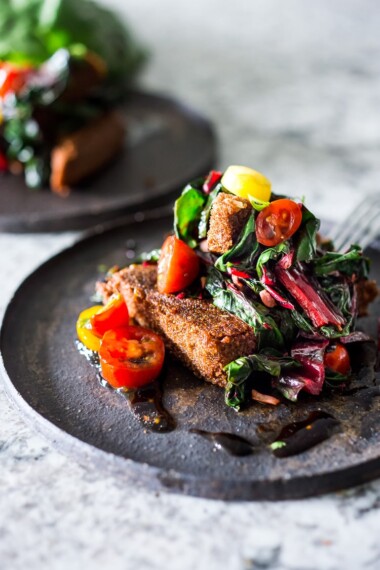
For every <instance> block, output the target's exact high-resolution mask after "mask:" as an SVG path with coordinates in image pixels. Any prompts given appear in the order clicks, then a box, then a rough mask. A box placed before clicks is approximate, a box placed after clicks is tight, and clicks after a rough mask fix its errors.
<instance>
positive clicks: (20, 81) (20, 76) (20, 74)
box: [0, 62, 32, 97]
mask: <svg viewBox="0 0 380 570" xmlns="http://www.w3.org/2000/svg"><path fill="white" fill-rule="evenodd" d="M31 70H32V68H31V67H21V66H17V65H15V64H12V63H7V62H4V63H0V97H4V95H6V94H7V93H10V92H13V93H18V92H19V91H20V89H22V88H23V87H24V85H25V83H26V80H27V78H28V76H29V74H30V73H31Z"/></svg>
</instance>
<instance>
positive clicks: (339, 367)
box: [324, 343, 351, 376]
mask: <svg viewBox="0 0 380 570" xmlns="http://www.w3.org/2000/svg"><path fill="white" fill-rule="evenodd" d="M324 364H325V366H326V368H330V370H333V371H334V372H339V373H340V374H343V375H344V376H346V375H347V374H349V372H350V370H351V364H350V355H349V354H348V351H347V348H345V347H344V346H343V345H342V344H339V343H337V344H333V345H331V347H328V348H327V350H326V353H325V358H324Z"/></svg>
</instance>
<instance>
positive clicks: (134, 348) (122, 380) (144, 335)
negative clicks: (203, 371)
mask: <svg viewBox="0 0 380 570" xmlns="http://www.w3.org/2000/svg"><path fill="white" fill-rule="evenodd" d="M164 357H165V347H164V343H163V341H162V339H161V338H160V337H159V336H158V335H156V334H155V333H154V332H153V331H150V330H148V329H144V328H142V327H133V326H130V327H124V328H120V329H115V330H109V331H107V332H106V333H105V335H104V336H103V339H102V342H101V345H100V349H99V358H100V367H101V372H102V376H103V378H104V379H105V380H107V382H109V383H110V384H111V386H113V387H114V388H139V387H140V386H143V385H144V384H149V382H153V380H155V379H156V378H157V376H158V375H159V373H160V372H161V368H162V365H163V363H164Z"/></svg>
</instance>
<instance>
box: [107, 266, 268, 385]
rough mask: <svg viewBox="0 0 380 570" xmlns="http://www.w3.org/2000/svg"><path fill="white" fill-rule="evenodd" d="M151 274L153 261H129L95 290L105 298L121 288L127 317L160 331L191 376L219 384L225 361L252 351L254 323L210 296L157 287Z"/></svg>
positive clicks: (222, 382) (223, 378)
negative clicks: (174, 292)
mask: <svg viewBox="0 0 380 570" xmlns="http://www.w3.org/2000/svg"><path fill="white" fill-rule="evenodd" d="M156 278H157V270H156V267H155V266H153V265H152V266H142V265H131V266H130V267H128V268H126V269H123V270H122V271H120V272H118V273H116V274H115V275H113V276H112V277H111V278H110V279H109V280H108V281H107V282H106V283H105V284H104V283H102V284H99V285H98V292H100V293H102V294H103V295H104V299H105V300H106V299H107V298H108V296H109V294H110V293H112V292H116V291H117V292H121V293H122V295H123V296H124V299H125V302H126V304H127V306H128V310H129V314H130V316H131V318H133V319H134V320H135V321H136V322H137V323H138V324H139V325H141V326H144V327H148V328H151V329H152V330H154V331H155V332H157V333H158V334H160V335H162V337H163V339H164V342H165V345H166V347H167V348H168V349H169V350H170V351H171V352H172V353H173V354H174V355H175V356H176V357H177V358H178V359H179V360H181V362H183V364H185V365H186V366H188V367H189V368H191V370H192V371H193V372H194V374H195V375H196V376H198V377H200V378H203V379H204V380H206V381H207V382H211V383H212V384H217V385H219V386H221V387H224V386H225V385H226V383H227V376H226V373H225V372H224V370H223V368H224V366H226V365H227V364H228V363H229V362H231V361H232V360H235V359H236V358H238V357H239V356H246V355H248V354H252V353H253V352H255V350H256V345H257V343H256V337H255V334H254V332H253V329H252V328H251V327H250V326H249V325H247V324H246V323H244V322H243V321H241V320H240V319H238V318H237V317H234V316H233V315H231V314H229V313H227V312H225V311H222V310H220V309H218V308H217V307H215V306H214V305H213V304H212V303H210V302H209V301H205V300H202V299H191V298H187V299H180V298H177V297H176V296H175V295H163V294H161V293H159V292H158V291H157V289H156V288H155V283H156Z"/></svg>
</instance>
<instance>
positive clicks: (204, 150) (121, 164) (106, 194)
mask: <svg viewBox="0 0 380 570" xmlns="http://www.w3.org/2000/svg"><path fill="white" fill-rule="evenodd" d="M125 115H126V120H127V126H128V133H127V138H126V145H125V149H124V151H123V154H122V155H121V156H120V157H118V158H117V159H115V161H114V162H113V163H112V164H111V165H110V166H108V167H107V168H106V169H104V170H103V171H102V172H100V173H99V174H97V175H96V176H94V177H92V178H91V179H90V180H87V181H86V182H84V183H83V185H82V186H80V187H78V188H75V189H74V190H73V191H72V192H71V194H70V195H69V196H68V197H67V198H61V197H59V196H56V195H55V194H53V193H52V192H50V190H47V189H44V190H40V191H38V190H37V191H35V190H31V189H30V188H27V187H26V186H25V184H24V182H23V179H22V178H21V177H19V176H12V175H10V174H6V175H3V176H1V177H0V190H1V191H0V231H8V232H23V231H62V230H74V229H81V228H86V227H90V226H93V225H94V224H95V223H101V222H104V221H106V220H109V219H111V218H115V217H120V216H121V215H124V214H126V213H129V212H134V211H136V210H137V209H141V208H143V207H144V208H148V207H149V208H152V207H155V206H160V205H162V204H163V203H165V202H166V203H168V202H169V201H171V200H172V197H173V196H174V194H178V191H179V190H180V188H181V187H182V186H183V185H184V184H185V183H186V182H187V181H188V180H191V179H192V178H195V177H197V176H199V175H201V174H205V173H206V172H207V171H208V170H209V169H210V168H211V167H212V166H213V164H214V161H215V154H216V149H215V147H216V143H215V137H214V134H213V130H212V128H211V125H210V123H209V122H208V121H207V120H206V119H204V118H202V117H200V116H199V115H198V114H197V113H196V112H194V111H193V110H191V109H189V108H187V107H185V106H183V105H181V104H180V103H178V102H176V101H174V100H172V99H169V98H167V97H163V96H159V95H153V94H148V93H142V92H135V93H133V94H131V95H130V97H129V99H128V101H127V103H126V106H125Z"/></svg>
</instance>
